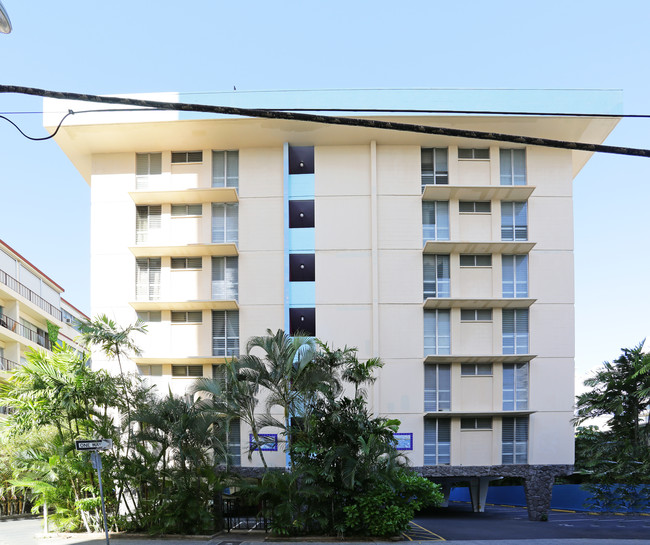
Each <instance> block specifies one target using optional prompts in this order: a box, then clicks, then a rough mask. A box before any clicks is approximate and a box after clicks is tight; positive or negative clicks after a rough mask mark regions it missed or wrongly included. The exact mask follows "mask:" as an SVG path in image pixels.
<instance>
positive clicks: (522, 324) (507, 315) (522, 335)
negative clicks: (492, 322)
mask: <svg viewBox="0 0 650 545" xmlns="http://www.w3.org/2000/svg"><path fill="white" fill-rule="evenodd" d="M501 312H502V316H503V353H504V354H528V309H522V308H517V309H506V308H504V309H503V310H502V311H501Z"/></svg>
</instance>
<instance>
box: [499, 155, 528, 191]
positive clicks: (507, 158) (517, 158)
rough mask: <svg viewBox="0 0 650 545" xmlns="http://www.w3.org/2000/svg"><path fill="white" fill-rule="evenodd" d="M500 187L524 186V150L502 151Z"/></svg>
mask: <svg viewBox="0 0 650 545" xmlns="http://www.w3.org/2000/svg"><path fill="white" fill-rule="evenodd" d="M500 155H501V185H526V150H525V149H502V150H500Z"/></svg>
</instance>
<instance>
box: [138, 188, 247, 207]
mask: <svg viewBox="0 0 650 545" xmlns="http://www.w3.org/2000/svg"><path fill="white" fill-rule="evenodd" d="M129 195H130V196H131V198H132V199H133V202H134V203H135V204H168V203H174V204H183V203H186V204H193V203H204V202H238V200H239V199H238V197H237V190H236V189H235V188H232V187H210V188H205V189H171V188H170V189H163V190H160V191H151V190H148V191H143V190H140V191H132V192H130V193H129Z"/></svg>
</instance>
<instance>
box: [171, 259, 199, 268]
mask: <svg viewBox="0 0 650 545" xmlns="http://www.w3.org/2000/svg"><path fill="white" fill-rule="evenodd" d="M202 267H203V258H201V257H172V269H199V270H200V269H201V268H202Z"/></svg>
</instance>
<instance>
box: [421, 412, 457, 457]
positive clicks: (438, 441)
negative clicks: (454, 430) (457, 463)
mask: <svg viewBox="0 0 650 545" xmlns="http://www.w3.org/2000/svg"><path fill="white" fill-rule="evenodd" d="M450 452H451V425H450V422H449V419H447V418H445V419H442V418H427V419H425V421H424V465H425V466H435V465H445V464H447V465H448V464H449V463H450V462H451V456H450Z"/></svg>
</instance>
